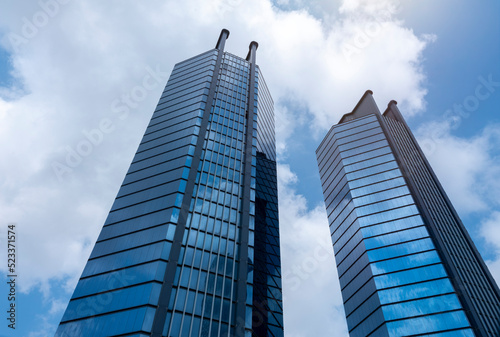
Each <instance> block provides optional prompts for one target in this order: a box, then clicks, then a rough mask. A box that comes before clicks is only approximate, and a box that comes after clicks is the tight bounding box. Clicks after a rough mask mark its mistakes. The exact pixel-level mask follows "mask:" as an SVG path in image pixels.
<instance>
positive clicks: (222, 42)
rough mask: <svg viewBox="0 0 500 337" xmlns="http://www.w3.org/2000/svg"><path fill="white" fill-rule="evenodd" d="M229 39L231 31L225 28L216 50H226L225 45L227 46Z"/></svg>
mask: <svg viewBox="0 0 500 337" xmlns="http://www.w3.org/2000/svg"><path fill="white" fill-rule="evenodd" d="M228 37H229V30H227V29H226V28H223V29H222V30H221V32H220V35H219V39H218V40H217V44H216V45H215V48H216V49H220V50H224V45H225V44H226V40H227V38H228Z"/></svg>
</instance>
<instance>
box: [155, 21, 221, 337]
mask: <svg viewBox="0 0 500 337" xmlns="http://www.w3.org/2000/svg"><path fill="white" fill-rule="evenodd" d="M228 36H229V31H227V30H225V29H224V30H222V32H221V34H220V37H219V41H218V42H217V47H222V48H223V47H224V44H225V40H226V39H227V37H228ZM223 54H224V50H223V49H219V50H218V54H217V62H216V64H215V69H214V74H213V77H212V82H211V84H210V91H209V92H208V97H207V103H206V105H205V111H204V112H203V119H202V122H201V126H200V132H199V135H198V141H197V143H196V148H195V150H194V155H193V161H192V163H191V169H190V170H189V176H188V181H187V184H186V190H185V192H184V197H183V199H182V205H181V210H180V212H179V220H178V221H177V227H176V229H175V234H174V241H173V243H172V248H171V251H170V258H169V261H168V264H167V268H166V269H165V276H164V277H163V285H162V287H161V291H160V296H159V299H158V307H157V309H156V312H155V317H154V320H153V328H152V331H151V336H152V337H161V335H162V333H163V327H164V325H165V319H166V317H167V310H168V303H169V301H170V295H171V293H172V287H173V283H174V277H175V271H176V269H177V263H178V260H179V255H180V250H181V247H182V238H183V236H184V231H185V229H186V220H187V215H188V212H189V205H190V203H191V198H192V194H193V189H194V184H195V180H196V174H197V172H198V166H199V164H200V157H201V152H202V150H203V142H204V141H205V133H206V131H207V125H208V120H209V117H210V113H211V109H212V102H213V100H214V97H215V90H216V88H217V80H218V77H219V71H220V67H221V63H222V55H223Z"/></svg>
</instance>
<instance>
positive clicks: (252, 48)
mask: <svg viewBox="0 0 500 337" xmlns="http://www.w3.org/2000/svg"><path fill="white" fill-rule="evenodd" d="M257 48H259V44H258V43H257V42H255V41H252V42H250V45H249V46H248V54H247V58H246V60H247V61H248V62H250V63H255V53H256V52H257Z"/></svg>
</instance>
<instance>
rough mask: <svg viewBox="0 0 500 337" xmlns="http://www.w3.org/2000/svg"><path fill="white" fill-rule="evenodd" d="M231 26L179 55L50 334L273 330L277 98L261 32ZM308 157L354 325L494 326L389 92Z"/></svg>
mask: <svg viewBox="0 0 500 337" xmlns="http://www.w3.org/2000/svg"><path fill="white" fill-rule="evenodd" d="M228 37H229V31H227V30H225V29H224V30H222V32H221V34H220V37H219V39H218V41H217V44H216V46H215V48H214V49H212V50H209V51H207V52H205V53H202V54H200V55H198V56H195V57H193V58H190V59H188V60H185V61H183V62H180V63H178V64H176V65H175V67H174V69H173V71H172V74H171V75H170V78H169V80H168V82H167V85H166V87H165V90H164V91H163V94H162V96H161V98H160V100H159V102H158V105H157V108H156V110H155V112H154V114H153V117H152V118H151V121H150V123H149V125H148V127H147V129H146V132H145V134H144V137H143V139H142V141H141V143H140V145H139V148H138V150H137V152H136V154H135V157H134V159H133V161H132V164H131V165H130V168H129V170H128V172H127V175H126V176H125V179H124V181H123V184H122V186H121V187H120V190H119V191H118V195H117V197H116V199H115V202H114V204H113V206H112V208H111V211H110V212H109V215H108V218H107V220H106V222H105V224H104V226H103V228H102V230H101V233H100V235H99V238H98V240H97V242H96V244H95V247H94V249H93V251H92V253H91V255H90V258H89V260H88V262H87V265H86V266H85V269H84V270H83V273H82V275H81V278H80V280H79V282H78V284H77V287H76V289H75V291H74V293H73V296H72V298H71V300H70V302H69V305H68V307H67V309H66V312H65V313H64V316H63V318H62V320H61V323H60V325H59V328H58V330H57V332H56V336H58V337H62V336H68V337H70V336H71V337H73V336H128V337H146V336H155V337H160V336H172V337H179V336H183V337H186V336H193V337H205V336H207V337H208V336H224V337H229V336H241V337H244V336H245V337H247V336H259V337H260V336H273V337H280V336H283V302H282V287H281V282H282V280H281V267H280V266H281V263H280V240H279V225H278V193H277V173H276V150H275V131H274V129H275V127H274V111H273V101H272V98H271V95H270V94H269V91H268V88H267V86H266V83H265V81H264V77H263V75H262V72H261V71H260V69H259V67H258V66H257V65H256V51H257V47H258V44H257V43H256V42H252V43H250V47H249V51H248V55H247V56H246V58H241V57H237V56H235V55H232V54H230V53H228V52H224V46H225V43H226V39H227V38H228ZM317 155H318V164H319V169H320V176H321V181H322V184H323V190H324V196H325V203H326V207H327V210H328V217H329V220H330V229H331V233H332V241H333V244H334V251H335V257H336V260H337V267H338V271H339V277H340V283H341V287H342V296H343V299H344V306H345V311H346V316H347V322H348V327H349V332H350V335H351V336H352V337H354V336H374V337H375V336H433V337H442V336H499V334H500V323H499V322H500V312H499V311H500V294H499V291H498V287H497V286H496V283H495V281H494V280H493V278H492V277H491V275H490V274H489V271H488V269H487V268H486V266H485V265H484V262H483V260H482V259H481V257H480V255H479V253H478V252H477V250H476V249H475V247H474V244H473V243H472V241H471V240H470V237H469V236H468V234H467V232H466V230H465V227H464V226H463V225H462V223H461V222H460V219H459V218H458V216H457V215H456V212H455V211H454V209H453V207H452V206H451V203H450V202H449V200H448V199H447V197H446V194H445V193H444V191H443V189H442V188H441V186H440V185H439V182H438V181H437V179H436V177H435V176H434V173H433V172H432V169H431V168H430V166H429V164H428V163H427V161H426V160H425V157H424V156H423V154H422V153H421V151H420V149H419V147H418V144H417V143H416V142H415V140H414V138H413V136H412V134H411V132H410V131H409V129H408V127H407V126H406V124H405V122H404V120H403V119H402V117H401V115H400V113H399V111H398V110H397V107H396V105H395V104H394V103H391V104H390V105H389V107H388V109H387V111H386V112H385V113H384V114H383V115H381V114H380V112H379V111H378V109H377V107H376V105H375V104H374V101H373V99H372V97H371V93H370V92H367V93H366V94H365V95H364V96H363V98H362V100H361V101H360V103H358V105H357V106H356V108H355V109H354V111H353V112H352V113H351V114H347V115H345V116H344V117H343V118H342V120H341V121H340V123H339V124H338V125H336V126H333V127H332V129H331V130H330V132H329V133H328V134H327V136H326V138H325V139H324V140H323V142H322V143H321V145H320V147H319V148H318V150H317ZM304 324H307V322H304Z"/></svg>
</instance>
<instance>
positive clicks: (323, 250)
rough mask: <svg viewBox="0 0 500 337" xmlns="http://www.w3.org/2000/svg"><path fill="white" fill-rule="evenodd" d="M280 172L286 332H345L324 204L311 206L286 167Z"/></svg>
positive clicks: (293, 333)
mask: <svg viewBox="0 0 500 337" xmlns="http://www.w3.org/2000/svg"><path fill="white" fill-rule="evenodd" d="M278 175H279V181H278V182H279V206H280V226H281V228H280V235H281V238H280V241H281V250H282V258H281V263H282V273H283V274H282V277H283V299H284V306H285V308H286V309H285V310H286V311H287V314H286V315H285V316H284V318H285V332H286V335H287V336H292V337H301V336H328V335H335V336H347V335H348V333H347V325H346V322H345V319H344V316H343V315H344V309H343V306H342V304H343V302H342V298H341V295H340V285H339V281H338V276H337V269H336V267H335V259H334V257H333V248H332V243H331V240H330V233H329V229H328V220H327V217H326V212H325V207H324V205H323V204H320V205H317V206H316V207H315V208H313V209H309V207H308V204H307V201H306V199H305V198H304V197H303V196H302V195H300V194H298V193H297V191H296V190H295V189H294V183H296V181H297V177H296V176H295V175H294V174H293V172H291V171H290V168H289V166H288V165H284V164H281V165H279V166H278ZM298 317H300V319H298ZM304 322H308V324H304Z"/></svg>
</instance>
